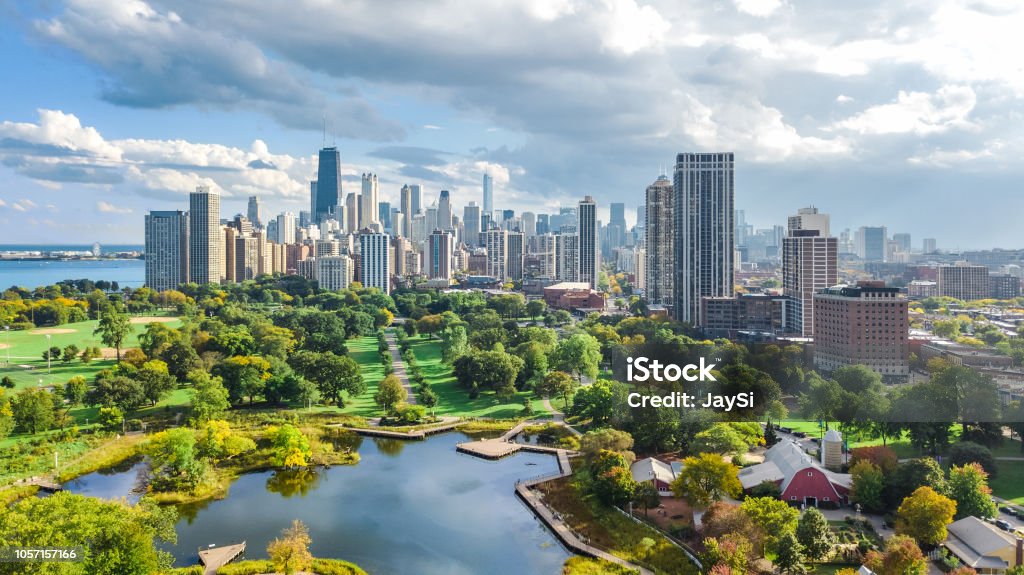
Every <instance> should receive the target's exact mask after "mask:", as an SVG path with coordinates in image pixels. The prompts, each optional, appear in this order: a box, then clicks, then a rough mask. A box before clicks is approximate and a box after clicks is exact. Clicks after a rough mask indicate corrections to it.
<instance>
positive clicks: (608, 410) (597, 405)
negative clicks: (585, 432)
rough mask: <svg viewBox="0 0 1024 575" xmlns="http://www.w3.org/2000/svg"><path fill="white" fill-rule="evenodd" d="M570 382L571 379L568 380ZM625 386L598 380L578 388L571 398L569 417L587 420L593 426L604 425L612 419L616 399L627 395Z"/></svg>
mask: <svg viewBox="0 0 1024 575" xmlns="http://www.w3.org/2000/svg"><path fill="white" fill-rule="evenodd" d="M570 380H571V378H570ZM624 388H625V386H624V385H623V384H620V383H616V382H614V381H610V380H607V379H599V380H597V381H595V382H594V383H593V385H588V386H586V387H581V388H579V389H578V390H577V391H576V393H575V394H574V395H573V396H572V407H571V408H570V409H569V413H570V414H571V415H575V416H578V417H582V418H585V419H586V418H589V419H590V420H591V423H592V424H593V425H605V424H607V423H608V422H610V421H611V419H612V414H613V413H614V410H615V401H616V397H617V396H618V395H619V394H620V393H621V394H625V393H627V392H626V391H625V389H624Z"/></svg>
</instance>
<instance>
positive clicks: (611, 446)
mask: <svg viewBox="0 0 1024 575" xmlns="http://www.w3.org/2000/svg"><path fill="white" fill-rule="evenodd" d="M632 448H633V437H632V436H631V435H630V434H628V433H626V432H625V431H619V430H618V429H612V428H610V427H606V428H602V429H595V430H592V431H588V432H586V433H584V434H583V436H582V437H580V452H581V453H583V456H584V457H585V458H586V459H587V461H593V460H594V458H595V457H597V455H598V454H599V453H601V452H602V451H614V452H615V453H621V454H624V455H627V456H628V457H631V456H632V452H630V449H632Z"/></svg>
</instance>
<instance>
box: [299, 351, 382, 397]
mask: <svg viewBox="0 0 1024 575" xmlns="http://www.w3.org/2000/svg"><path fill="white" fill-rule="evenodd" d="M289 363H290V364H291V366H292V367H293V368H294V369H295V371H297V372H298V373H300V374H301V375H302V376H303V377H305V378H306V379H308V380H309V381H311V382H313V384H314V385H316V387H317V389H318V390H319V391H320V396H321V397H322V398H323V400H324V401H326V402H330V403H334V404H336V405H337V406H338V407H344V406H345V399H344V395H343V394H346V393H347V394H348V396H349V397H356V396H358V395H362V394H363V393H365V392H366V382H365V381H364V380H363V376H362V374H361V373H360V371H359V364H357V363H356V362H355V360H353V359H352V358H351V357H347V356H339V355H335V354H334V353H332V352H329V351H328V352H323V353H318V352H311V351H300V352H298V353H295V354H292V356H291V358H289Z"/></svg>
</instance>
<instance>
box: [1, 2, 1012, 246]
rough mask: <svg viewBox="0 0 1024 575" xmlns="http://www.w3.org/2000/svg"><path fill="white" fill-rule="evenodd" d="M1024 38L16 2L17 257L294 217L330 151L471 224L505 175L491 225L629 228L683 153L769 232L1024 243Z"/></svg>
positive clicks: (975, 5) (439, 7) (887, 13)
mask: <svg viewBox="0 0 1024 575" xmlns="http://www.w3.org/2000/svg"><path fill="white" fill-rule="evenodd" d="M840 6H841V7H840ZM1022 29H1024V5H1021V4H1020V3H1018V2H1013V1H1002V0H999V1H995V0H976V1H970V0H967V1H947V0H936V1H934V2H916V1H901V2H884V3H882V2H877V1H874V0H865V1H863V2H856V3H841V4H840V3H833V2H796V1H787V0H717V1H716V0H711V1H707V0H703V1H696V2H691V1H685V0H684V1H680V0H669V1H654V2H642V1H636V0H593V1H586V0H519V1H505V0H493V1H488V2H456V1H455V0H451V1H426V0H393V1H388V2H380V1H373V0H355V1H348V2H326V1H324V0H287V1H279V0H261V1H259V2H252V1H251V0H247V1H245V2H243V1H241V0H219V1H217V2H208V1H200V0H182V1H178V2H172V1H163V0H46V1H44V2H31V3H29V2H24V3H22V2H16V1H15V2H12V1H11V0H0V78H2V83H3V85H4V88H3V89H2V90H0V243H38V242H49V243H91V242H93V241H100V242H107V243H141V241H142V238H143V216H144V214H145V213H146V212H147V211H149V210H165V209H187V194H188V193H189V192H190V191H192V190H193V189H194V188H195V187H196V186H197V185H209V186H211V187H213V188H215V189H218V190H219V191H220V192H221V193H222V194H223V198H224V199H223V206H224V207H223V214H222V215H223V216H224V217H229V216H231V215H233V214H235V213H238V212H243V211H244V210H245V202H246V199H247V198H248V196H250V195H257V196H259V197H260V198H261V200H262V202H263V203H264V206H265V210H266V211H267V212H268V213H271V214H276V213H278V212H281V211H285V210H287V211H292V212H295V213H298V211H299V210H303V209H308V205H309V181H310V180H311V179H314V178H315V173H316V159H315V156H316V151H317V150H318V149H319V148H320V147H321V146H322V145H324V144H325V143H326V144H327V145H337V146H338V148H339V149H340V152H341V157H342V170H343V174H344V176H345V181H344V184H343V185H344V186H345V187H346V188H347V191H358V187H359V178H360V174H361V173H363V172H372V173H376V174H378V176H379V180H380V195H381V199H382V201H391V202H393V203H394V204H397V198H398V191H399V189H400V188H401V186H402V185H403V184H404V183H419V184H421V185H423V187H424V195H425V198H424V199H425V201H426V202H427V203H429V202H430V201H432V200H433V199H434V198H436V197H437V194H438V192H439V191H440V190H442V189H448V190H451V192H452V198H453V203H454V204H455V205H456V211H455V213H456V214H461V206H462V205H465V204H466V203H468V202H469V201H476V202H478V203H480V202H481V180H482V176H483V174H484V173H485V171H486V172H489V173H491V174H492V176H493V177H494V180H495V200H494V202H495V207H496V208H508V209H514V210H516V212H517V213H518V212H520V211H523V210H530V211H534V212H553V211H557V207H558V206H559V205H575V203H576V202H578V201H579V200H580V199H582V197H583V196H585V195H591V196H593V197H594V198H595V199H596V200H597V201H598V203H599V206H600V207H599V212H598V213H599V217H601V218H602V219H607V205H608V203H610V202H624V203H625V204H626V206H627V210H626V211H627V220H628V221H629V222H633V221H634V220H635V214H636V211H635V210H636V208H637V207H639V206H640V205H641V204H642V201H643V192H644V189H645V188H646V186H647V185H649V184H650V183H652V182H653V181H654V180H655V179H656V178H657V176H658V175H659V174H660V173H662V172H665V171H671V169H672V165H673V163H674V161H675V154H677V153H680V152H715V151H731V152H734V153H735V154H736V205H737V208H740V209H744V210H745V212H746V218H747V221H748V222H750V223H753V224H754V225H755V227H770V226H772V225H775V224H785V218H786V216H787V215H789V214H792V213H795V212H796V210H797V209H798V208H800V207H804V206H808V205H814V206H817V207H818V208H819V209H820V210H821V211H824V212H828V213H830V214H831V215H832V229H833V231H834V233H837V232H838V231H841V230H843V229H844V228H856V227H859V226H862V225H885V226H888V228H889V231H890V233H896V232H909V233H911V234H912V237H913V242H914V245H915V247H920V244H921V240H922V239H923V238H926V237H930V238H937V239H938V244H939V246H940V248H949V249H955V248H961V249H967V248H990V247H1004V248H1019V247H1024V245H1022V244H1024V241H1022V238H1021V237H1020V236H1021V232H1020V228H1021V226H1020V225H1019V221H1020V214H1021V213H1022V210H1024V195H1022V194H1021V193H1020V191H1021V190H1020V187H1021V186H1020V182H1021V176H1022V175H1024V174H1022V172H1024V165H1022V162H1020V161H1019V160H1020V158H1021V156H1022V151H1024V129H1022V115H1024V106H1022V97H1024V61H1022V60H1021V59H1020V57H1019V55H1020V54H1022V53H1024V36H1021V34H1020V30H1022Z"/></svg>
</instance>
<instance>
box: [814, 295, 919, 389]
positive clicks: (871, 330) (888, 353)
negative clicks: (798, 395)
mask: <svg viewBox="0 0 1024 575" xmlns="http://www.w3.org/2000/svg"><path fill="white" fill-rule="evenodd" d="M908 328H909V321H908V318H907V299H906V298H905V297H903V296H902V295H900V290H899V288H894V287H885V283H884V282H880V281H862V282H858V283H857V285H856V286H847V285H837V286H833V287H830V288H826V289H823V290H821V291H820V292H818V293H817V294H815V295H814V365H815V367H817V368H818V369H820V370H822V371H824V372H832V371H835V370H836V369H838V368H840V367H842V366H844V365H864V366H867V367H868V368H870V369H872V370H873V371H875V372H876V373H879V374H880V375H881V376H882V378H883V379H885V380H888V381H902V380H905V379H906V378H907V376H908V375H909V373H910V363H909V357H910V356H909V348H908V344H907V331H908Z"/></svg>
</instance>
